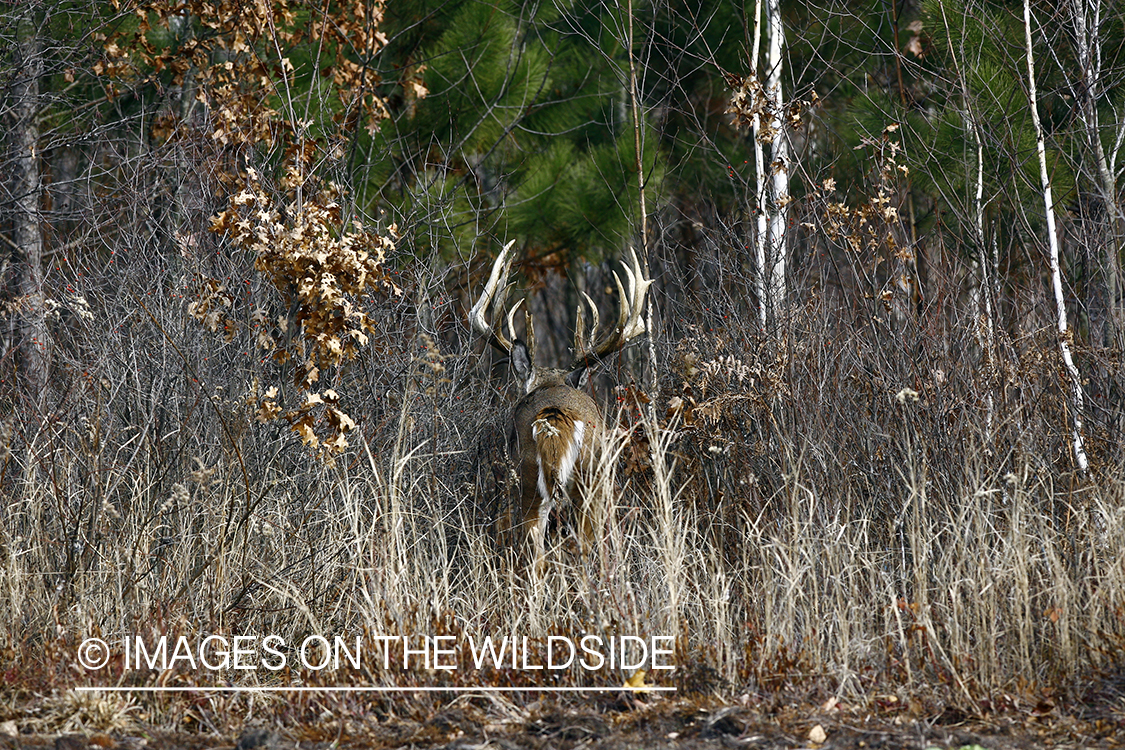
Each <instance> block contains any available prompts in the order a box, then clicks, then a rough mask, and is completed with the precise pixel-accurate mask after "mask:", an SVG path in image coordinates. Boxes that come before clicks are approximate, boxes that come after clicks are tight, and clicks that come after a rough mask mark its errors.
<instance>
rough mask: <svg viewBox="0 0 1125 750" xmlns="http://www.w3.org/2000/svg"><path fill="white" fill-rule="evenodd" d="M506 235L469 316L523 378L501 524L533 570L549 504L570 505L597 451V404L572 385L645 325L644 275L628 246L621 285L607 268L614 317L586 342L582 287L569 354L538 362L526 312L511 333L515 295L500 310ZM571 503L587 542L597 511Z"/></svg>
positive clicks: (595, 319)
mask: <svg viewBox="0 0 1125 750" xmlns="http://www.w3.org/2000/svg"><path fill="white" fill-rule="evenodd" d="M514 242H515V241H514V240H513V241H511V242H509V243H508V244H507V245H505V246H504V249H503V250H502V251H501V252H500V255H499V256H498V257H497V258H496V262H495V263H493V265H492V272H491V273H490V274H489V277H488V282H487V283H486V284H485V287H484V291H483V292H482V293H481V296H480V299H478V300H477V303H476V304H475V305H473V309H472V312H471V313H470V319H471V321H472V325H473V329H474V330H476V331H477V332H478V333H479V334H480V335H481V336H483V337H484V338H486V339H487V340H488V341H489V343H491V344H492V346H494V347H495V348H497V349H498V350H500V351H502V352H505V353H506V354H509V355H510V356H511V358H512V366H513V368H514V369H515V371H516V374H517V376H518V377H519V378H520V379H521V381H522V382H523V385H524V396H523V397H522V398H521V399H520V400H519V402H518V403H516V406H515V409H514V410H513V413H512V422H511V425H510V427H509V431H508V453H509V455H510V456H511V457H512V458H513V459H514V460H515V462H516V463H517V472H518V475H519V484H520V489H519V501H518V502H517V503H515V505H514V508H513V512H512V517H511V518H510V519H509V526H510V530H511V538H512V541H514V542H515V543H517V544H519V545H520V546H521V551H530V550H531V549H534V553H535V559H536V569H537V570H540V569H541V566H542V563H543V555H544V538H545V535H546V530H547V523H548V520H549V517H550V513H551V509H552V508H554V507H555V506H556V505H560V506H561V505H565V504H571V494H572V492H573V490H574V487H575V484H576V482H575V479H576V475H577V474H578V473H579V472H587V471H588V470H589V469H590V468H591V467H592V466H593V465H594V462H595V461H596V460H597V458H598V456H599V453H600V442H601V433H602V430H603V429H604V426H605V425H604V421H603V419H602V414H601V410H600V409H599V408H598V405H597V404H596V403H594V399H592V398H591V397H590V395H589V394H587V393H586V392H584V391H581V390H578V389H579V388H580V387H581V386H582V385H583V384H584V383H585V380H586V375H587V373H588V371H589V368H590V367H592V366H594V365H596V364H598V363H600V362H601V361H603V360H604V359H605V358H606V357H608V356H609V355H611V354H613V353H614V352H616V351H618V350H620V349H621V348H622V347H624V346H625V345H626V344H627V343H629V341H631V340H632V339H634V338H636V337H638V336H640V335H641V334H642V333H644V332H645V324H644V318H643V317H642V313H643V310H644V298H645V293H646V292H647V291H648V287H649V285H650V284H652V280H651V279H646V278H645V277H644V272H643V270H642V269H641V265H640V263H639V262H638V260H637V254H636V253H635V252H634V251H633V249H632V248H630V249H629V254H630V260H631V265H629V264H623V265H624V270H625V277H626V280H627V284H622V283H621V277H620V276H618V275H617V273H616V272H615V273H614V274H613V278H614V280H615V281H616V282H617V291H618V298H619V300H620V310H619V312H618V315H617V321H616V324H615V325H614V326H613V327H612V328H610V329H609V330H608V331H606V333H605V334H604V335H603V336H602V337H601V339H600V340H597V342H596V343H594V344H591V341H593V340H594V338H593V337H594V336H595V335H596V334H597V329H598V324H599V322H600V316H599V315H598V309H597V307H596V306H595V305H594V302H593V300H591V299H590V297H589V296H588V295H586V294H585V293H583V295H582V296H583V298H584V300H585V304H586V305H587V306H588V307H589V308H590V312H591V318H592V322H591V324H590V327H589V329H588V330H587V328H586V319H585V314H584V310H583V305H582V303H581V302H580V303H579V305H578V312H577V315H576V318H577V325H576V326H575V331H574V358H573V359H572V360H571V362H570V363H569V364H568V365H567V366H566V367H564V368H562V369H553V368H547V367H539V366H536V365H535V364H534V361H533V360H534V356H535V331H534V327H533V324H532V320H531V313H530V311H528V310H525V311H524V315H525V320H526V336H527V341H526V343H525V342H524V341H520V340H519V339H517V338H516V334H515V325H514V318H515V314H516V310H517V309H518V308H519V306H520V304H521V302H522V300H521V301H520V302H517V303H516V304H515V305H513V306H512V307H511V308H510V309H509V310H508V311H507V314H506V315H505V314H504V308H505V306H506V305H507V297H508V292H509V291H510V287H509V285H508V275H509V273H510V272H511V266H512V254H511V248H512V245H513V244H514ZM497 317H499V318H500V319H502V320H504V321H505V322H506V327H507V331H506V332H505V331H504V330H503V329H501V328H500V327H499V326H498V325H495V324H493V323H491V322H490V318H491V319H496V318H497ZM573 505H574V506H576V508H577V511H578V518H579V525H580V527H581V529H580V534H579V543H580V544H582V545H584V546H588V545H590V544H592V543H593V542H594V541H595V540H596V532H595V529H594V519H595V518H597V517H599V516H600V514H598V513H597V512H596V510H597V509H596V508H594V507H591V504H590V501H589V499H588V498H579V501H578V502H576V503H573Z"/></svg>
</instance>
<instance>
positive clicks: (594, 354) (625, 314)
mask: <svg viewBox="0 0 1125 750" xmlns="http://www.w3.org/2000/svg"><path fill="white" fill-rule="evenodd" d="M629 256H630V259H631V260H632V265H631V266H630V264H628V263H623V264H622V266H623V267H624V269H625V278H626V279H627V280H628V282H629V284H628V287H627V288H626V287H624V286H623V285H622V284H621V277H620V276H618V275H617V272H616V271H614V273H613V279H614V281H616V282H617V294H618V297H619V298H620V301H621V304H620V310H619V312H618V315H617V324H616V325H615V326H614V327H613V328H612V329H610V330H609V331H607V332H606V335H605V336H604V337H603V338H602V340H601V341H599V342H598V343H597V344H596V345H595V346H594V347H593V348H589V346H588V344H587V335H588V333H587V331H586V325H585V323H586V321H585V315H584V314H583V312H582V304H581V303H579V304H578V316H577V317H578V321H577V325H576V326H575V328H574V360H573V362H572V363H571V364H570V366H569V367H568V368H567V369H568V370H570V369H575V368H577V367H581V366H583V365H589V364H590V363H591V360H601V359H604V358H605V357H607V356H608V355H610V354H613V353H614V352H615V351H617V350H619V349H621V348H623V347H624V346H625V345H626V344H627V343H629V342H630V341H631V340H633V339H635V338H636V337H637V336H640V335H641V334H642V333H644V332H645V321H644V318H643V317H642V313H643V312H644V302H645V294H646V293H647V292H648V288H649V286H651V285H652V279H646V278H645V276H644V269H642V268H641V263H640V261H639V260H637V253H636V251H635V250H633V248H632V246H630V247H629ZM582 296H583V297H584V298H585V299H586V304H587V305H589V306H590V311H591V313H593V324H592V325H591V326H590V329H589V335H592V334H594V333H596V332H597V330H598V323H599V320H598V308H597V307H596V306H595V305H594V302H593V300H591V299H590V297H589V295H587V294H586V293H585V292H583V293H582Z"/></svg>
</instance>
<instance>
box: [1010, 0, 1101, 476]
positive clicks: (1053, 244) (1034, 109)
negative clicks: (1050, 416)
mask: <svg viewBox="0 0 1125 750" xmlns="http://www.w3.org/2000/svg"><path fill="white" fill-rule="evenodd" d="M1023 26H1024V36H1025V39H1024V41H1025V43H1026V45H1027V82H1028V97H1029V99H1030V100H1031V122H1032V125H1033V126H1034V127H1035V150H1036V152H1037V154H1038V156H1039V179H1040V183H1041V185H1042V188H1043V204H1044V206H1045V208H1046V212H1047V242H1048V246H1049V248H1050V261H1051V283H1052V285H1053V287H1054V290H1055V307H1056V308H1057V310H1058V333H1059V350H1060V351H1061V353H1062V358H1063V363H1064V364H1065V366H1066V372H1067V375H1068V376H1069V378H1070V384H1071V398H1072V400H1073V403H1072V404H1071V414H1072V416H1073V419H1074V434H1073V439H1074V458H1075V461H1076V462H1077V463H1078V468H1079V469H1080V470H1082V471H1083V472H1084V471H1086V470H1087V469H1088V468H1089V461H1088V460H1087V458H1086V448H1085V443H1084V440H1083V437H1082V411H1083V401H1084V397H1083V393H1082V378H1081V376H1080V375H1079V373H1078V368H1077V367H1075V365H1074V359H1073V358H1072V357H1071V355H1070V343H1069V341H1068V339H1069V338H1070V331H1069V330H1068V328H1067V323H1066V303H1065V300H1064V299H1063V286H1062V273H1061V271H1060V270H1059V240H1058V234H1057V233H1056V232H1055V209H1054V199H1053V198H1052V197H1051V177H1050V175H1049V174H1048V173H1047V149H1046V146H1045V145H1044V143H1043V126H1042V124H1041V123H1040V121H1039V109H1038V103H1037V101H1036V98H1037V97H1036V91H1035V58H1034V56H1033V55H1032V43H1031V3H1030V0H1023Z"/></svg>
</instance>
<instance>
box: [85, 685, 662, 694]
mask: <svg viewBox="0 0 1125 750" xmlns="http://www.w3.org/2000/svg"><path fill="white" fill-rule="evenodd" d="M74 690H75V692H79V693H96V692H101V693H620V692H635V693H645V692H675V691H676V688H674V687H657V686H653V687H640V688H632V687H469V686H464V687H461V686H455V687H434V686H432V685H427V686H420V687H231V686H214V687H209V686H206V685H200V686H197V687H76V688H74Z"/></svg>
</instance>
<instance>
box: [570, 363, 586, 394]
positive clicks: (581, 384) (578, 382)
mask: <svg viewBox="0 0 1125 750" xmlns="http://www.w3.org/2000/svg"><path fill="white" fill-rule="evenodd" d="M589 380H590V368H589V367H587V366H586V365H582V366H581V367H579V368H578V369H577V370H571V371H570V372H568V373H567V374H566V384H567V385H569V386H570V387H571V388H574V389H582V388H585V387H586V383H587V382H589Z"/></svg>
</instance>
